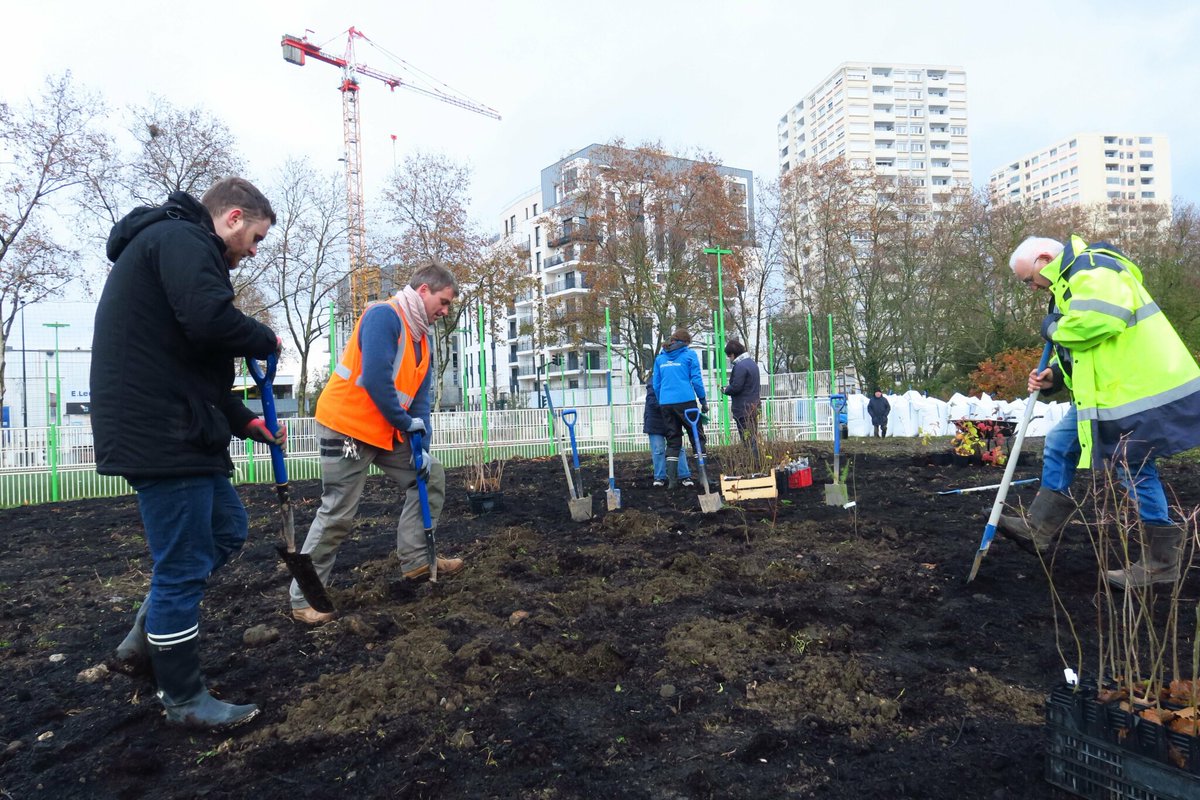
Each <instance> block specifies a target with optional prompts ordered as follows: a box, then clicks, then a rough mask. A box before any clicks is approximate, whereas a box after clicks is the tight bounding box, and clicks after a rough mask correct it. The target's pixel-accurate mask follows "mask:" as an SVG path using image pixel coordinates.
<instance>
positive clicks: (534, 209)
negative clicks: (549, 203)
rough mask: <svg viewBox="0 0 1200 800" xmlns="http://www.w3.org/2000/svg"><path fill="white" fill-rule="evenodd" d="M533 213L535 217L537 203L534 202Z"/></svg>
mask: <svg viewBox="0 0 1200 800" xmlns="http://www.w3.org/2000/svg"><path fill="white" fill-rule="evenodd" d="M533 215H534V216H535V217H536V216H537V203H534V204H533Z"/></svg>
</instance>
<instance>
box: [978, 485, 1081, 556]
mask: <svg viewBox="0 0 1200 800" xmlns="http://www.w3.org/2000/svg"><path fill="white" fill-rule="evenodd" d="M1074 512H1075V501H1074V500H1072V499H1071V498H1069V497H1067V496H1066V495H1065V494H1059V493H1058V492H1052V491H1050V490H1049V489H1039V490H1038V493H1037V497H1035V498H1033V502H1032V503H1031V504H1030V505H1029V513H1028V514H1027V515H1026V517H1025V518H1024V519H1022V518H1021V517H1010V516H1008V515H1006V514H1001V515H1000V522H999V523H998V524H997V525H996V528H997V530H999V531H1000V533H1002V534H1004V536H1005V537H1007V538H1009V539H1011V540H1012V541H1013V542H1015V543H1016V545H1017V546H1018V547H1020V548H1021V549H1022V550H1024V551H1026V552H1028V553H1032V554H1033V555H1040V554H1042V553H1045V552H1046V551H1047V550H1048V549H1050V545H1051V543H1052V542H1053V541H1054V537H1055V536H1057V535H1058V533H1059V531H1061V530H1062V529H1063V528H1064V527H1066V524H1067V520H1069V519H1070V518H1071V514H1073V513H1074Z"/></svg>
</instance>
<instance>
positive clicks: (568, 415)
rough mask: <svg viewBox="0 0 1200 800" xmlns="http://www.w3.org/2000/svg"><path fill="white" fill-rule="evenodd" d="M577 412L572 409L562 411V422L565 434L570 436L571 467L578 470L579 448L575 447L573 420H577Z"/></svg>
mask: <svg viewBox="0 0 1200 800" xmlns="http://www.w3.org/2000/svg"><path fill="white" fill-rule="evenodd" d="M578 416H579V412H578V411H576V410H575V409H573V408H565V409H563V411H562V421H563V422H564V423H565V424H566V426H567V432H568V433H570V434H571V466H573V467H575V469H579V448H578V447H576V446H575V420H576V418H578Z"/></svg>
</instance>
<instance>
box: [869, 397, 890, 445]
mask: <svg viewBox="0 0 1200 800" xmlns="http://www.w3.org/2000/svg"><path fill="white" fill-rule="evenodd" d="M891 413H892V404H891V403H889V402H888V399H887V398H886V397H884V396H883V390H881V389H876V390H875V393H874V396H873V397H872V398H871V399H870V400H868V401H867V414H869V415H870V416H871V428H872V429H873V432H874V434H875V436H887V422H888V415H889V414H891Z"/></svg>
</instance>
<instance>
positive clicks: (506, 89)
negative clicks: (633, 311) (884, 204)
mask: <svg viewBox="0 0 1200 800" xmlns="http://www.w3.org/2000/svg"><path fill="white" fill-rule="evenodd" d="M351 26H354V27H356V28H358V29H359V30H361V31H362V32H363V33H365V34H366V35H367V36H368V37H370V39H371V40H372V41H373V42H375V43H376V44H377V45H378V46H379V47H381V48H382V50H377V49H374V48H372V47H371V46H369V45H366V44H364V43H361V42H360V43H359V44H358V45H357V46H356V47H357V56H358V60H359V62H360V63H366V64H368V65H369V66H371V67H374V68H376V69H378V70H381V71H383V72H389V73H395V74H400V75H403V74H404V72H403V70H404V67H403V66H402V65H401V64H399V63H397V62H395V61H392V60H390V58H389V57H388V55H386V54H385V53H390V54H393V55H395V56H398V57H400V58H403V59H404V60H405V61H407V62H408V63H409V64H412V65H414V66H416V67H417V68H419V69H420V70H422V71H424V72H426V73H428V74H430V75H432V76H434V77H435V78H437V79H439V80H440V81H443V82H444V83H446V84H448V85H449V86H452V87H454V88H455V89H457V90H459V91H461V92H463V93H465V94H467V95H469V96H470V97H472V98H474V99H475V100H478V101H479V102H482V103H484V104H486V105H490V106H492V107H494V108H496V109H497V110H498V111H500V113H501V114H502V115H503V116H504V119H503V121H501V122H495V121H493V120H490V119H487V118H485V117H482V116H479V115H476V114H472V113H470V112H467V111H463V110H461V109H458V108H455V107H453V106H450V105H447V104H444V103H440V102H438V101H436V100H431V99H429V98H427V97H424V96H422V95H420V94H417V93H415V92H410V91H406V90H404V89H398V90H396V91H395V92H391V91H389V90H388V88H387V86H385V85H384V84H383V83H380V82H378V81H374V80H371V79H366V78H364V79H362V81H361V83H362V91H361V95H360V97H361V109H362V133H363V143H364V156H363V170H364V177H365V183H366V187H367V191H366V193H367V198H368V202H370V201H371V200H372V198H373V196H374V194H375V192H376V190H377V189H378V187H379V186H380V185H381V183H382V181H383V179H384V177H385V176H386V175H387V173H388V172H389V171H390V170H391V168H392V166H393V160H394V159H396V160H402V159H403V157H404V155H405V154H406V153H410V152H413V151H415V150H423V151H432V152H441V153H444V154H446V155H448V156H450V157H452V158H454V159H456V160H459V161H465V162H467V163H469V164H470V165H471V167H472V170H473V175H474V181H473V185H474V189H473V199H474V204H473V210H474V212H475V214H476V216H477V218H479V219H481V220H482V221H485V222H486V223H487V224H488V227H489V228H492V227H498V226H499V223H498V217H499V213H500V211H501V209H502V207H503V205H504V204H505V203H506V202H507V201H509V200H510V199H512V198H514V197H515V196H517V195H518V194H519V193H521V192H523V191H524V190H526V189H529V188H531V187H533V186H534V185H535V184H536V182H537V180H538V172H539V170H540V169H541V168H542V167H544V166H546V165H548V164H550V163H552V162H553V161H555V160H557V159H558V158H560V157H561V156H563V155H565V154H567V153H570V152H573V151H575V150H577V149H579V148H581V147H584V146H585V145H587V144H590V143H591V142H605V141H609V140H611V139H613V138H614V137H618V136H620V137H623V138H624V139H625V140H626V141H627V142H629V143H635V144H636V143H641V142H643V141H647V140H658V141H661V142H662V143H663V144H664V145H665V146H667V147H668V148H671V149H686V150H692V149H695V148H701V149H703V150H706V151H711V152H712V153H714V154H716V155H717V156H718V157H719V158H721V159H722V160H723V161H724V162H725V163H727V164H729V165H731V166H736V167H742V168H748V169H752V170H753V171H754V172H755V175H756V178H770V177H772V176H773V175H774V174H775V173H776V170H777V159H776V124H777V122H778V120H779V117H780V116H781V115H782V114H783V113H784V112H785V111H786V110H787V109H788V108H789V107H790V106H791V105H792V104H794V103H795V102H796V101H797V100H798V99H799V98H800V96H801V94H802V93H803V92H804V91H806V90H808V89H809V88H811V87H812V86H813V85H814V84H815V83H816V82H817V81H819V80H821V79H822V78H823V77H825V76H826V75H827V74H828V73H829V72H830V71H831V70H832V69H833V68H834V67H835V66H837V64H839V63H841V62H842V61H849V60H865V61H897V62H909V63H939V64H954V65H961V66H963V67H965V69H966V71H967V82H968V83H967V88H968V113H969V126H970V127H969V133H970V145H971V168H972V177H973V180H974V182H975V183H976V184H977V185H980V184H983V183H985V182H986V180H987V175H988V173H989V172H990V171H991V170H992V169H994V168H996V167H998V166H1000V165H1002V164H1003V163H1005V162H1006V161H1008V160H1010V159H1012V158H1015V157H1016V156H1019V155H1021V154H1023V153H1025V152H1027V151H1030V150H1033V149H1036V148H1039V147H1041V146H1043V145H1049V144H1051V143H1052V142H1053V141H1054V140H1056V139H1058V138H1061V137H1063V136H1064V135H1066V134H1069V133H1076V132H1082V131H1091V130H1096V131H1100V130H1113V131H1118V130H1121V131H1124V130H1130V131H1136V132H1147V133H1160V134H1167V135H1168V136H1169V137H1170V139H1171V149H1172V161H1173V180H1174V193H1175V195H1176V196H1177V197H1181V198H1183V199H1184V200H1187V201H1193V202H1194V201H1200V152H1198V148H1197V146H1196V141H1197V136H1196V133H1195V132H1196V131H1197V130H1200V110H1198V105H1200V104H1197V103H1196V102H1195V99H1194V97H1193V96H1192V95H1193V93H1194V84H1195V82H1196V80H1197V78H1200V48H1197V47H1196V46H1195V44H1196V42H1198V41H1200V3H1195V2H1194V1H1181V2H1172V1H1170V0H1157V1H1155V0H1149V2H1139V3H1116V2H1082V1H1081V0H1074V1H1072V0H1068V1H1066V2H1052V1H1051V0H1042V2H1030V1H1028V0H1008V1H1007V2H1004V3H987V4H983V3H976V2H966V1H965V0H964V2H909V3H903V2H895V1H894V0H891V1H890V2H876V1H875V0H867V1H866V2H862V1H860V2H855V3H816V2H800V1H799V0H796V2H782V1H778V2H770V1H769V0H748V1H747V2H715V0H686V1H685V0H640V1H639V2H630V1H629V0H602V1H601V2H596V3H591V4H552V3H535V2H531V1H529V0H506V1H505V2H498V1H497V2H485V0H438V2H424V3H411V2H410V3H404V2H395V0H391V1H390V2H382V1H380V0H348V1H347V2H341V3H330V2H328V1H327V0H326V1H325V2H317V1H316V0H289V2H250V3H242V4H238V5H235V6H229V7H223V6H220V5H216V4H207V5H204V4H198V3H186V4H185V3H164V2H162V1H161V0H155V1H154V2H149V0H123V1H122V2H107V3H96V2H67V1H66V0H39V2H33V3H20V4H15V3H14V4H9V7H8V8H6V10H5V12H4V26H3V31H2V32H0V75H3V76H4V80H3V82H2V84H0V97H3V98H4V99H5V100H8V101H10V102H11V101H14V100H21V99H22V98H24V97H26V96H28V95H30V94H32V93H34V92H36V91H37V90H38V89H39V88H40V86H41V84H42V81H43V79H44V77H45V76H46V75H48V74H53V73H58V72H61V71H62V70H64V69H71V70H72V71H73V73H74V75H75V77H76V78H77V79H78V80H79V81H80V82H81V83H83V84H85V85H88V86H90V87H92V88H94V89H96V90H97V91H99V92H100V93H101V94H103V96H104V97H105V98H106V100H107V101H108V102H109V103H110V104H111V105H113V106H114V107H119V106H123V105H126V104H129V103H143V102H145V101H146V100H147V98H148V96H149V95H150V94H151V93H155V94H159V95H161V96H163V97H165V98H166V99H168V100H169V101H170V102H172V103H173V104H175V105H177V106H181V107H186V106H191V105H197V104H199V105H203V106H204V107H206V108H207V109H209V110H210V111H211V112H213V113H214V114H216V115H217V116H218V117H220V118H221V119H223V120H224V121H225V122H226V124H228V125H229V126H230V128H231V129H232V131H233V132H234V134H235V135H236V137H237V139H238V140H239V142H240V143H241V149H242V155H243V157H244V158H245V159H246V162H247V163H248V165H249V175H250V177H251V178H253V179H256V180H260V181H265V180H266V179H268V178H269V177H270V176H272V175H273V174H274V172H275V171H276V170H277V169H278V167H279V166H280V165H281V164H282V162H283V160H284V158H285V157H287V156H301V155H306V156H308V157H309V158H310V159H311V160H312V161H313V163H314V164H316V165H318V166H322V165H327V166H328V168H329V169H331V170H337V169H339V168H340V165H339V164H338V161H337V159H338V158H339V157H340V155H341V152H342V112H341V97H340V94H339V92H338V91H337V88H336V87H337V85H338V83H339V78H340V73H339V70H337V69H336V68H334V67H332V66H330V65H327V64H322V63H319V62H312V61H310V63H309V64H308V65H307V66H305V67H303V68H300V67H296V66H293V65H291V64H288V63H286V62H285V61H284V60H283V58H282V56H281V53H280V48H279V40H280V37H281V36H282V35H283V34H284V33H290V34H296V35H303V34H304V33H305V29H306V28H307V29H311V30H312V31H313V33H311V34H310V39H311V40H313V41H315V42H320V43H327V44H326V45H325V46H326V49H327V50H330V51H333V52H335V53H338V54H341V53H342V52H343V51H344V49H345V43H346V36H345V31H346V29H347V28H349V27H351ZM392 135H395V136H396V137H397V139H396V143H395V144H394V145H393V142H392V139H391V136H392ZM493 220H497V221H496V222H493Z"/></svg>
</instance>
